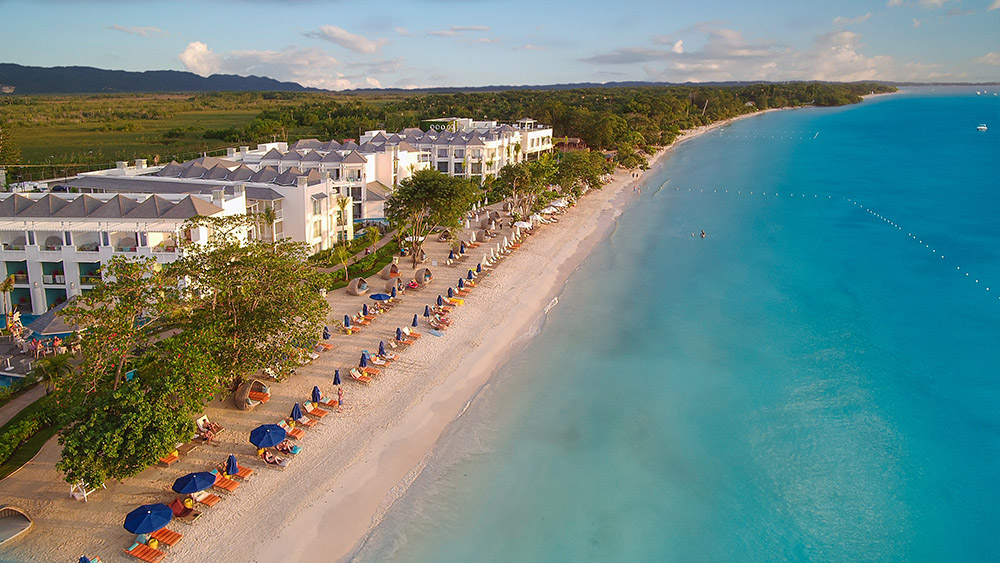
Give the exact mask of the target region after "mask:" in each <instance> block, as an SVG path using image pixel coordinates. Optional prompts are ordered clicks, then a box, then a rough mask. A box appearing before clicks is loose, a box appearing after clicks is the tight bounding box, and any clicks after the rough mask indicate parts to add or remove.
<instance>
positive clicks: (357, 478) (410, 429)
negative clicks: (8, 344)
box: [0, 110, 777, 562]
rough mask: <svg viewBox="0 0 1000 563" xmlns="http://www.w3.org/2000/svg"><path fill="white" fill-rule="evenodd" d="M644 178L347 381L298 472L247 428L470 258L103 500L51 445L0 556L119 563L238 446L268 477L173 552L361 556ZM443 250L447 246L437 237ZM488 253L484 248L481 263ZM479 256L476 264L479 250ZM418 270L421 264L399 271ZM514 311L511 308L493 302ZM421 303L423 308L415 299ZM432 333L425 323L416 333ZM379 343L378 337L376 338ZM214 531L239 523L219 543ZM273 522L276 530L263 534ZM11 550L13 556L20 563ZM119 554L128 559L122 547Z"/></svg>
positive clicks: (321, 376) (547, 235) (277, 413)
mask: <svg viewBox="0 0 1000 563" xmlns="http://www.w3.org/2000/svg"><path fill="white" fill-rule="evenodd" d="M769 111H777V110H763V111H757V112H754V113H749V114H744V115H741V116H738V117H736V118H732V119H728V120H723V121H719V122H716V123H713V124H710V125H706V126H702V127H698V128H696V129H693V130H689V131H685V132H684V133H682V134H681V135H680V136H678V138H677V139H675V140H674V142H673V143H671V144H670V145H669V146H667V147H664V148H662V149H661V150H659V151H657V153H656V154H654V155H652V156H650V157H649V158H648V162H649V165H650V168H654V167H656V166H658V165H659V164H660V163H661V161H662V159H663V156H664V155H665V154H667V153H668V152H670V151H671V150H672V149H673V148H675V147H677V146H679V145H680V144H681V143H683V142H684V141H687V140H690V139H692V138H696V137H698V136H700V135H703V134H705V133H707V132H710V131H712V130H714V129H718V128H720V127H724V126H726V125H728V124H730V123H732V122H734V121H736V120H739V119H744V118H747V117H752V116H755V115H760V114H763V113H767V112H769ZM645 178H646V175H645V173H644V172H641V173H640V174H639V175H638V176H637V177H630V173H629V171H616V172H615V174H614V175H613V180H612V182H610V183H609V184H607V185H605V186H604V187H603V188H602V189H600V190H593V191H591V192H590V193H588V194H587V195H585V196H584V197H582V198H580V200H579V201H578V202H577V204H576V206H575V207H574V208H573V209H571V210H570V211H569V212H568V213H566V214H564V215H560V216H559V217H560V222H559V223H558V224H556V225H546V226H542V227H541V228H536V229H535V232H534V234H532V235H531V236H530V237H528V238H527V239H526V240H525V241H524V246H523V247H522V248H521V249H520V250H518V251H517V252H514V253H513V254H511V255H510V256H509V257H507V258H505V259H504V260H503V261H502V262H500V263H499V264H498V265H497V267H496V268H495V269H494V270H493V271H492V273H491V274H490V276H488V277H487V278H485V279H484V280H482V282H481V283H480V284H479V287H477V288H476V289H475V290H474V291H473V292H472V294H471V295H470V296H469V298H468V303H467V305H466V306H461V307H456V309H455V311H454V312H453V313H452V315H451V317H452V318H453V320H454V324H453V328H452V329H451V330H449V331H447V332H445V333H444V335H443V336H442V337H440V338H438V337H434V336H430V335H428V334H427V333H426V332H425V334H424V337H423V338H422V340H421V341H420V342H418V343H417V344H415V345H414V346H413V350H408V351H404V352H402V353H401V354H400V356H401V357H400V360H399V361H397V362H395V363H394V364H393V366H392V367H390V368H389V369H387V370H386V371H385V372H383V373H382V374H381V375H380V376H378V377H377V378H376V381H375V382H374V383H373V384H372V385H371V386H370V387H361V386H360V385H358V384H356V383H354V382H351V381H348V380H347V379H348V378H347V377H344V379H345V381H344V385H343V386H342V387H343V389H344V390H345V392H346V393H345V404H344V406H343V407H342V408H341V409H338V410H337V411H336V412H335V413H333V415H332V416H328V417H326V418H325V419H324V420H323V421H322V422H320V423H319V424H318V425H317V426H316V427H315V428H313V429H310V430H309V431H308V433H307V437H306V438H305V439H304V440H303V441H302V445H303V447H304V450H303V451H302V453H300V454H299V455H297V456H296V457H295V458H294V459H293V460H292V463H291V465H290V466H289V468H288V470H287V471H284V472H283V471H278V470H274V469H272V468H269V467H266V466H264V465H263V464H262V463H260V462H259V461H257V460H255V459H254V456H253V454H252V450H251V448H250V445H249V444H247V443H246V436H247V434H248V433H249V431H250V430H251V429H252V428H253V427H255V426H257V425H258V424H261V423H263V422H274V421H275V420H277V419H280V418H281V417H283V416H285V415H286V414H287V409H288V408H290V407H291V404H292V402H294V401H302V400H304V399H305V398H306V397H307V396H308V393H309V390H311V389H312V386H313V385H314V384H316V385H320V386H321V388H323V389H329V381H330V378H331V377H332V372H333V369H334V368H339V369H340V370H341V373H343V374H344V375H345V376H346V370H345V367H346V366H349V365H353V364H352V362H353V363H354V364H356V361H357V360H356V358H357V355H356V353H355V352H356V351H357V352H360V350H361V349H362V348H368V349H371V347H372V346H375V347H377V345H378V339H379V334H380V332H379V331H383V332H384V334H385V336H382V338H383V339H386V340H388V334H389V332H390V330H394V327H395V326H407V325H408V323H409V318H410V316H411V315H413V314H414V313H415V312H417V311H422V310H423V307H424V304H425V302H430V301H431V300H432V299H433V298H434V297H436V295H437V294H438V293H443V287H445V286H447V284H448V283H450V282H447V281H443V280H445V279H447V278H450V277H452V276H459V275H461V272H462V271H464V270H463V268H464V266H463V267H459V268H448V267H446V266H444V265H437V264H433V265H431V268H432V270H433V271H434V273H435V277H436V278H437V279H436V280H435V282H434V283H432V285H431V287H430V288H427V289H424V290H421V291H420V292H408V293H407V294H406V295H405V296H404V298H403V301H402V302H401V304H400V306H399V307H397V310H394V311H392V312H390V313H387V314H386V315H385V316H386V319H385V320H381V319H379V320H378V321H376V323H375V325H374V326H373V327H371V328H367V329H365V330H364V331H363V332H362V333H361V334H359V335H352V336H346V335H335V336H334V339H333V340H331V341H330V342H331V343H334V344H335V345H336V349H335V350H334V351H333V352H329V353H324V354H321V357H320V358H318V359H317V360H316V361H314V362H313V363H312V364H309V365H307V366H303V367H302V368H301V369H300V370H299V374H298V375H296V376H294V377H292V378H290V379H288V380H286V381H285V382H282V383H280V384H278V385H274V386H272V397H271V401H270V402H269V403H268V404H265V405H261V406H260V407H258V408H257V409H255V410H254V411H252V412H245V411H237V410H235V409H233V408H232V406H231V403H230V402H228V401H227V402H224V403H218V402H213V403H211V404H209V405H208V406H206V409H205V412H206V413H207V414H208V415H209V417H210V418H211V419H212V420H216V421H218V422H221V423H222V424H223V425H224V426H225V427H226V428H227V430H226V432H225V433H224V434H223V435H222V436H221V437H220V438H221V439H220V440H219V442H218V443H216V444H214V445H215V446H216V447H211V446H202V447H201V448H200V449H199V450H197V451H195V452H193V453H192V454H189V455H187V456H185V457H184V458H183V460H182V462H181V464H180V467H178V468H159V467H151V468H149V469H146V470H144V471H143V472H142V473H141V474H140V475H138V476H136V477H133V478H131V479H129V480H127V481H126V482H124V483H116V482H109V483H107V490H101V491H98V492H97V493H96V496H95V497H94V498H93V499H92V500H91V501H90V502H89V503H82V502H76V501H72V500H67V498H66V492H67V490H68V485H66V484H65V483H64V482H63V481H62V478H61V475H60V474H59V473H58V472H57V471H56V470H55V467H54V465H55V462H56V461H57V460H58V459H59V446H58V444H57V441H56V440H54V439H53V440H51V441H49V442H48V443H47V444H46V445H45V446H44V447H43V448H42V450H41V451H40V452H39V454H38V456H36V459H34V460H32V461H31V462H29V463H28V464H27V465H26V466H25V467H24V468H22V470H20V471H18V472H17V473H16V474H15V475H12V476H11V477H9V478H8V479H5V480H4V481H3V482H0V498H2V499H3V502H5V503H6V502H8V501H9V502H10V503H11V504H16V505H21V506H24V507H25V508H27V509H28V510H29V511H30V512H31V513H32V516H33V518H35V525H36V528H37V529H36V530H35V533H34V534H29V535H28V536H26V537H25V538H24V539H21V540H19V541H18V542H16V543H15V544H14V545H12V546H10V548H6V547H5V549H4V551H3V553H2V554H0V560H3V561H6V560H12V561H55V560H64V559H68V558H74V559H75V558H77V557H79V556H80V555H83V554H87V555H88V556H90V557H93V556H98V555H99V556H101V557H102V558H103V559H104V560H115V557H114V554H115V553H121V551H120V550H121V549H122V548H125V547H128V545H130V544H131V542H132V539H131V538H132V537H133V536H132V535H130V534H127V533H125V532H124V530H122V529H121V524H120V522H121V520H120V519H121V517H123V515H124V514H125V513H127V512H128V511H130V510H132V509H133V508H135V506H137V505H139V504H146V503H150V502H169V500H167V497H168V495H170V494H172V493H170V492H169V485H170V483H171V482H172V481H173V479H175V478H176V477H177V476H179V475H180V474H183V473H186V472H189V471H199V470H206V469H202V468H201V467H211V465H209V464H214V463H218V462H220V461H222V460H224V458H225V456H226V455H228V454H229V453H230V452H232V453H235V454H236V455H237V456H238V457H239V458H240V463H241V465H245V466H248V467H251V468H252V469H253V470H254V471H255V475H254V476H253V477H252V478H251V480H250V481H249V482H248V483H246V484H245V485H244V486H241V488H240V490H239V492H238V493H237V494H235V495H233V496H232V497H228V498H225V499H224V500H223V502H222V504H221V505H220V506H219V507H215V508H205V509H204V510H203V512H204V513H203V514H202V517H201V520H202V522H199V523H196V524H195V525H194V526H191V527H188V526H184V525H182V524H174V523H172V524H171V525H170V527H171V529H174V530H175V531H179V532H182V533H184V534H185V538H184V541H183V542H181V543H179V544H178V545H177V546H175V547H173V548H171V549H170V552H169V558H170V560H171V561H204V560H210V559H217V558H228V559H235V560H245V561H260V562H264V561H273V560H303V559H306V558H310V557H315V556H316V555H320V556H321V557H322V558H323V560H331V559H332V560H344V559H349V558H351V557H353V556H354V554H356V553H357V552H358V550H359V549H360V547H361V546H362V545H363V543H364V542H365V541H366V540H367V538H368V537H369V534H370V532H371V530H372V529H374V527H376V526H377V525H378V523H379V521H380V520H381V518H382V517H383V516H384V514H385V513H386V511H387V510H389V508H391V506H392V503H393V502H395V500H396V499H398V498H400V497H401V496H402V495H403V494H405V492H406V490H407V488H408V487H409V485H410V484H411V483H412V482H413V480H414V479H416V477H417V476H418V475H419V474H420V471H421V470H422V469H423V467H424V466H425V464H426V461H427V459H429V456H430V455H433V450H434V446H435V444H436V443H437V441H438V439H439V438H440V437H441V436H442V434H443V433H444V432H445V431H446V429H447V427H448V426H449V425H450V424H452V423H453V422H455V421H456V420H458V419H459V418H460V417H461V415H462V414H463V413H464V412H465V409H466V408H467V407H468V405H469V404H471V402H472V401H474V400H475V399H476V398H477V397H478V396H479V394H480V393H482V392H483V390H484V389H486V388H487V387H488V385H489V382H490V380H491V379H492V377H493V375H494V374H495V373H496V372H497V371H498V370H499V369H500V368H501V367H502V366H503V365H504V364H505V363H506V361H507V359H508V358H509V357H510V356H511V355H513V354H516V352H517V351H518V350H519V349H520V348H521V347H523V346H524V344H525V342H524V340H523V338H524V337H525V336H530V335H531V334H532V331H534V330H537V327H538V325H539V324H540V323H541V322H542V321H543V320H544V317H545V314H546V312H547V310H546V307H547V305H548V304H549V303H551V302H552V299H553V298H554V297H556V296H558V295H559V294H560V293H561V292H562V291H563V288H564V287H565V285H566V283H567V280H568V279H569V277H570V276H571V275H572V274H573V272H575V271H576V270H577V269H578V268H579V267H580V265H581V264H582V263H583V261H584V260H586V258H587V257H588V256H589V255H590V253H591V251H592V250H593V249H594V248H595V247H596V246H597V245H598V244H600V242H601V241H602V240H605V239H606V237H607V236H608V235H609V234H610V233H611V232H612V231H613V229H614V228H615V225H616V222H617V219H618V218H619V217H620V216H621V215H622V213H624V212H625V210H627V208H628V206H629V204H630V203H631V202H632V201H635V200H636V196H635V194H629V191H628V188H630V187H632V186H635V185H638V184H640V183H641V182H642V181H643V180H644V179H645ZM432 246H433V247H434V248H435V250H436V252H438V253H440V252H441V250H442V249H444V250H443V252H444V254H445V255H446V254H447V247H446V245H444V244H443V243H436V242H435V243H433V245H432ZM479 252H481V250H477V251H473V255H474V256H477V257H478V256H481V255H480V254H479ZM471 263H472V264H473V265H474V264H475V258H473V259H472V261H471ZM400 268H401V270H404V275H407V272H409V271H410V268H411V264H410V263H409V262H406V263H405V264H400ZM363 300H364V298H352V297H347V296H346V295H344V294H343V292H332V293H331V294H330V295H329V296H328V301H330V302H331V305H332V310H331V315H330V318H331V319H336V318H338V315H339V314H342V313H343V312H346V311H349V310H352V309H351V307H353V308H354V309H357V308H360V303H361V302H362V301H363ZM496 304H505V305H504V306H492V307H491V306H489V305H496ZM418 305H419V307H417V306H418ZM418 330H421V331H425V329H424V328H421V329H418ZM373 338H374V340H373ZM212 530H226V536H225V538H226V540H225V541H223V542H219V541H218V537H219V536H218V534H214V533H211V531H212ZM265 531H266V532H265ZM8 557H10V558H11V559H8ZM118 558H119V559H122V558H123V556H121V555H119V557H118Z"/></svg>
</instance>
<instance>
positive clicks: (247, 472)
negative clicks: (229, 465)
mask: <svg viewBox="0 0 1000 563" xmlns="http://www.w3.org/2000/svg"><path fill="white" fill-rule="evenodd" d="M225 470H226V463H225V462H223V463H220V464H219V471H225ZM251 475H253V469H250V468H249V467H243V466H242V465H240V464H238V463H237V464H236V474H235V475H230V478H232V477H237V478H239V479H241V480H243V481H246V480H247V479H249V478H250V476H251Z"/></svg>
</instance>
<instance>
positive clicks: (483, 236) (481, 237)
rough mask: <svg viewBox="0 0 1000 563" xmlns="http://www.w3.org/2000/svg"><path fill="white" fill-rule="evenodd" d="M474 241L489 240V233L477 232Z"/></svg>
mask: <svg viewBox="0 0 1000 563" xmlns="http://www.w3.org/2000/svg"><path fill="white" fill-rule="evenodd" d="M476 240H480V241H483V242H486V241H488V240H490V232H489V231H488V230H486V229H483V230H481V231H479V232H478V233H476Z"/></svg>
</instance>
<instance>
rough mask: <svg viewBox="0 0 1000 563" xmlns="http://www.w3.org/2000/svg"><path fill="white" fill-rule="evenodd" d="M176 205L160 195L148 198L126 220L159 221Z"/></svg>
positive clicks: (126, 216) (129, 213)
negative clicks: (158, 219)
mask: <svg viewBox="0 0 1000 563" xmlns="http://www.w3.org/2000/svg"><path fill="white" fill-rule="evenodd" d="M173 207H174V204H173V203H171V202H169V201H167V200H165V199H163V198H162V197H160V196H158V195H154V196H150V197H147V198H146V199H145V200H144V201H143V202H142V203H140V204H139V205H138V206H136V208H135V209H133V210H132V211H129V212H128V214H127V215H125V218H126V219H157V218H159V217H163V215H164V214H165V213H166V212H167V211H170V210H171V209H173Z"/></svg>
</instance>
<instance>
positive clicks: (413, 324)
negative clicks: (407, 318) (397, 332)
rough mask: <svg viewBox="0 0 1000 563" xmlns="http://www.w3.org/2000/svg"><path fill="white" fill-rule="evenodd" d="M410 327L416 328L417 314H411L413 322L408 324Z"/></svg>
mask: <svg viewBox="0 0 1000 563" xmlns="http://www.w3.org/2000/svg"><path fill="white" fill-rule="evenodd" d="M410 326H412V327H416V326H417V314H416V313H414V314H413V322H412V323H410Z"/></svg>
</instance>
